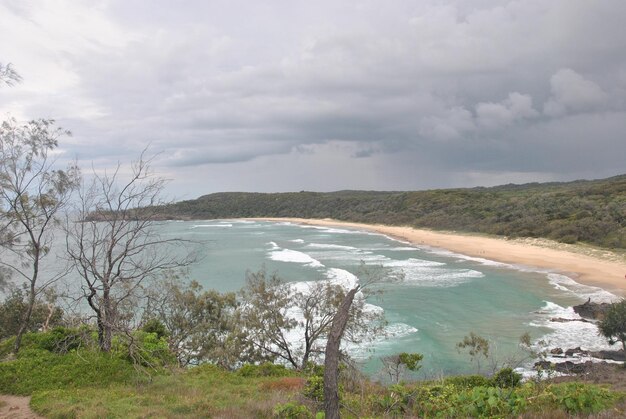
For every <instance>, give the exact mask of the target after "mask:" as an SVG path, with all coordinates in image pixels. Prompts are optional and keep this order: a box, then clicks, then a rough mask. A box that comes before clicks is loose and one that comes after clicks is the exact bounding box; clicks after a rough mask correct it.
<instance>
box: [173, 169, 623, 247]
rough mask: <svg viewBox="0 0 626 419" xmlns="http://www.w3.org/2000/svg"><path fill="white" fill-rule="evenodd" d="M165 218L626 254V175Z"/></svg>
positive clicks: (247, 205)
mask: <svg viewBox="0 0 626 419" xmlns="http://www.w3.org/2000/svg"><path fill="white" fill-rule="evenodd" d="M161 213H162V216H163V217H164V218H182V219H185V218H192V219H194V218H197V219H211V218H236V217H299V218H318V219H321V218H333V219H336V220H342V221H354V222H364V223H381V224H388V225H409V226H414V227H418V228H432V229H438V230H455V231H465V232H474V233H485V234H494V235H500V236H509V237H545V238H549V239H553V240H557V241H561V242H564V243H576V242H584V243H590V244H593V245H596V246H602V247H608V248H618V249H626V175H622V176H616V177H613V178H609V179H602V180H594V181H576V182H569V183H545V184H538V183H531V184H527V185H504V186H497V187H493V188H472V189H440V190H430V191H417V192H375V191H339V192H330V193H316V192H297V193H295V192H290V193H269V194H262V193H240V192H233V193H216V194H211V195H205V196H202V197H200V198H198V199H195V200H190V201H182V202H179V203H176V204H172V205H169V206H167V207H164V208H162V209H161Z"/></svg>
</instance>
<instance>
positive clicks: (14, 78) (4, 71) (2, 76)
mask: <svg viewBox="0 0 626 419" xmlns="http://www.w3.org/2000/svg"><path fill="white" fill-rule="evenodd" d="M20 81H22V77H21V76H20V75H19V74H18V73H17V72H16V71H15V70H14V69H13V65H12V64H11V63H9V64H7V65H3V64H2V63H0V84H2V83H4V84H6V85H7V86H13V85H14V84H15V83H19V82H20Z"/></svg>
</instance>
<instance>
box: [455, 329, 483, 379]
mask: <svg viewBox="0 0 626 419" xmlns="http://www.w3.org/2000/svg"><path fill="white" fill-rule="evenodd" d="M456 347H457V350H458V351H459V352H461V351H462V350H467V353H468V354H469V356H470V358H471V360H472V362H474V363H476V369H477V371H478V372H480V360H481V358H485V359H487V358H488V357H489V341H488V340H487V339H485V338H483V337H481V336H479V335H477V334H475V333H474V332H470V334H469V335H468V336H463V340H462V341H460V342H459V343H457V344H456Z"/></svg>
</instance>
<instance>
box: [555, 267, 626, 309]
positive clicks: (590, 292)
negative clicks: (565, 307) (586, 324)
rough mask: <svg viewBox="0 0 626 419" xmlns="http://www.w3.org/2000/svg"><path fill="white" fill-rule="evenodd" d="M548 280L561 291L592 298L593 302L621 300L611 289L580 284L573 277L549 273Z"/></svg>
mask: <svg viewBox="0 0 626 419" xmlns="http://www.w3.org/2000/svg"><path fill="white" fill-rule="evenodd" d="M548 280H549V281H550V284H552V285H553V286H554V288H556V289H558V290H560V291H565V292H569V293H571V294H574V295H577V296H579V297H581V298H584V299H587V298H591V300H592V301H593V302H598V303H600V302H601V303H614V302H618V301H620V298H619V297H618V296H617V295H615V294H613V293H610V292H609V291H606V290H603V289H602V288H599V287H592V286H589V285H583V284H579V283H578V282H576V281H574V280H573V279H572V278H570V277H568V276H565V275H560V274H556V273H549V274H548Z"/></svg>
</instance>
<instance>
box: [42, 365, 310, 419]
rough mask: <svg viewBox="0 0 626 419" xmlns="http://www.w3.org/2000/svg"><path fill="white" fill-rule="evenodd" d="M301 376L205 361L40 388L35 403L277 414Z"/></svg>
mask: <svg viewBox="0 0 626 419" xmlns="http://www.w3.org/2000/svg"><path fill="white" fill-rule="evenodd" d="M301 383H302V381H301V380H299V379H298V378H297V377H242V376H240V375H238V374H235V373H232V372H228V371H224V370H221V369H219V368H217V367H214V366H210V365H206V366H201V367H197V368H193V369H190V370H186V371H182V372H181V371H178V372H173V373H171V374H168V375H160V376H157V377H155V378H154V379H153V380H152V381H151V382H147V383H142V384H111V385H108V386H106V387H85V388H70V389H60V390H49V391H40V392H36V393H35V394H34V395H33V398H32V401H31V406H32V407H33V409H34V410H35V411H36V412H38V413H40V414H42V415H44V416H46V417H50V418H67V417H81V418H97V417H120V418H121V417H123V418H139V417H168V418H178V417H180V418H182V417H215V416H223V417H242V418H244V417H272V415H273V409H274V406H275V405H276V404H279V403H285V402H288V401H289V400H290V399H291V398H293V396H294V395H296V394H298V391H299V388H300V384H301Z"/></svg>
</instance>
